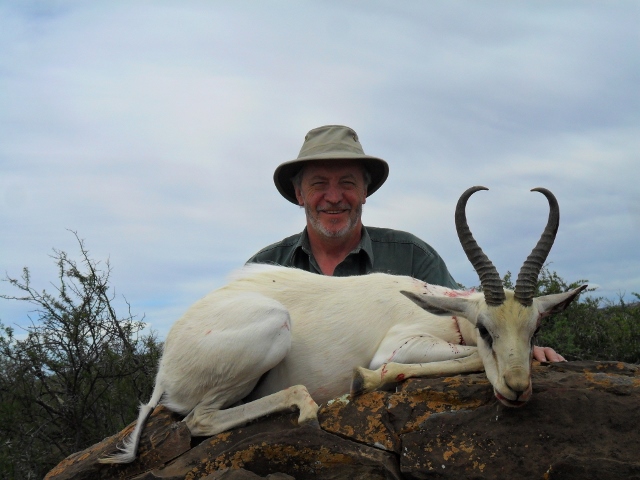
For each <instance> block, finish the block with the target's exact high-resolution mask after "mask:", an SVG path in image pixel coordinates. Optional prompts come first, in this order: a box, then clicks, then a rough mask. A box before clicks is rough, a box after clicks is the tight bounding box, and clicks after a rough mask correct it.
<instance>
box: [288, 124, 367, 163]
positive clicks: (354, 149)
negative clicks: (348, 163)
mask: <svg viewBox="0 0 640 480" xmlns="http://www.w3.org/2000/svg"><path fill="white" fill-rule="evenodd" d="M345 153H347V154H356V155H364V150H363V149H362V145H361V144H360V142H359V141H358V134H357V133H356V132H355V131H354V130H352V129H351V128H349V127H345V126H342V125H325V126H323V127H318V128H314V129H313V130H311V131H309V133H307V135H306V136H305V137H304V143H303V144H302V148H301V149H300V153H299V154H298V158H302V157H308V156H312V155H321V154H328V155H332V156H333V155H339V154H345Z"/></svg>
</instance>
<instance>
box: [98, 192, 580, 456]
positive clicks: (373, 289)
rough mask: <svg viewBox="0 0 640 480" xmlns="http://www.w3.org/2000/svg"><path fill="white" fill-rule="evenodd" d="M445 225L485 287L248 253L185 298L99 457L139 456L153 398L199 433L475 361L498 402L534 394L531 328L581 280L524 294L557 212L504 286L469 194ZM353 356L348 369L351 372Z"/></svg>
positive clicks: (463, 368) (312, 410) (311, 419)
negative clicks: (311, 268)
mask: <svg viewBox="0 0 640 480" xmlns="http://www.w3.org/2000/svg"><path fill="white" fill-rule="evenodd" d="M477 190H486V188H484V187H472V188H470V189H469V190H467V191H466V192H465V193H464V194H463V195H462V196H461V197H460V200H459V201H458V205H457V207H456V214H455V219H456V228H457V231H458V236H459V239H460V242H461V244H462V247H463V249H464V251H465V252H466V254H467V256H468V257H469V260H470V261H471V263H472V264H473V266H474V268H475V270H476V271H477V272H478V275H479V276H480V281H481V284H482V287H483V292H482V293H474V292H467V291H459V290H450V289H447V288H443V287H438V286H433V285H428V284H426V283H424V282H421V281H418V280H415V279H413V278H410V277H403V276H393V275H387V274H381V273H375V274H371V275H365V276H356V277H346V278H336V277H327V276H322V275H316V274H312V273H308V272H304V271H301V270H296V269H291V268H284V267H277V266H266V265H248V266H246V267H245V268H244V269H243V270H241V271H240V272H239V274H238V275H237V276H236V278H234V279H233V280H231V281H230V283H229V284H228V285H226V286H224V287H222V288H220V289H218V290H215V291H214V292H212V293H210V294H209V295H207V296H206V297H204V298H203V299H201V300H200V301H198V302H197V303H196V304H195V305H193V306H192V307H191V308H190V309H189V310H188V311H187V312H186V313H185V314H184V316H183V317H182V318H180V319H179V320H178V321H177V322H176V323H175V325H174V326H173V327H172V329H171V331H170V332H169V334H168V336H167V338H166V341H165V345H164V354H163V356H162V360H161V362H160V367H159V371H158V376H157V379H156V384H155V388H154V391H153V394H152V396H151V399H150V401H149V403H148V404H147V405H144V406H142V407H141V408H140V414H139V416H138V421H137V425H136V427H135V429H134V431H133V432H132V434H131V435H130V436H129V437H128V438H127V439H126V440H125V442H124V445H123V446H122V447H121V449H120V450H121V451H120V452H118V453H116V454H114V455H111V456H107V457H103V458H101V459H100V462H102V463H127V462H131V461H133V460H134V459H135V457H136V451H137V447H138V443H139V441H140V436H141V433H142V429H143V427H144V423H145V422H146V419H147V418H148V416H149V415H150V413H151V411H152V410H153V409H154V408H155V407H156V406H157V405H158V403H162V404H163V405H165V406H166V407H167V408H169V409H170V410H172V411H175V412H178V413H181V414H184V415H186V417H185V419H184V422H186V424H187V426H188V428H189V430H190V431H191V434H192V435H194V436H209V435H214V434H216V433H220V432H223V431H225V430H228V429H230V428H233V427H236V426H239V425H242V424H244V423H246V422H248V421H250V420H253V419H256V418H258V417H262V416H264V415H267V414H269V413H273V412H278V411H283V410H288V409H291V408H298V409H299V411H300V415H299V419H298V422H299V423H300V424H303V423H312V424H317V410H318V405H317V403H316V402H318V403H323V402H326V401H328V400H330V399H332V398H335V397H338V396H340V395H343V394H345V393H347V392H349V390H350V384H351V393H352V394H360V393H363V392H365V391H370V390H373V389H376V388H380V387H383V386H385V385H387V384H394V383H397V382H399V381H401V380H403V379H406V378H409V377H415V376H426V375H448V374H457V373H463V372H474V371H481V370H482V369H483V368H484V370H485V371H486V374H487V377H488V379H489V381H490V382H491V384H492V385H493V388H494V392H495V396H496V397H497V398H498V399H499V400H500V401H501V402H502V403H503V404H505V405H507V406H520V405H523V404H524V403H525V402H526V401H527V400H528V399H529V398H530V396H531V391H532V390H531V374H530V367H531V360H532V350H533V336H534V334H535V332H536V330H537V329H538V328H539V326H540V320H541V319H542V318H543V317H544V316H546V315H549V314H552V313H555V312H559V311H562V310H563V309H564V308H566V307H567V306H568V305H569V303H571V301H572V300H573V299H574V298H575V297H576V296H577V295H578V294H579V293H580V292H581V291H582V290H583V289H584V288H585V287H586V285H585V286H582V287H580V288H577V289H575V290H571V291H569V292H566V293H562V294H557V295H549V296H545V297H538V298H533V294H534V291H535V288H536V282H537V278H538V275H539V273H540V270H541V268H542V266H543V264H544V261H545V259H546V257H547V255H548V253H549V250H550V249H551V246H552V244H553V241H554V238H555V234H556V231H557V228H558V224H559V210H558V204H557V201H556V199H555V197H554V196H553V195H552V194H551V192H549V191H548V190H546V189H540V188H539V189H534V190H537V191H539V192H542V193H543V194H544V195H545V196H546V197H547V199H548V201H549V205H550V213H549V220H548V222H547V226H546V228H545V230H544V233H543V234H542V237H541V238H540V240H539V242H538V244H537V245H536V247H535V248H534V249H533V251H532V253H531V255H530V256H529V257H528V258H527V260H526V261H525V263H524V265H523V267H522V269H521V270H520V274H519V275H518V279H517V283H516V287H515V291H513V292H512V291H509V290H503V288H502V282H501V280H500V276H499V275H498V272H497V270H496V269H495V267H494V266H493V264H492V263H491V261H490V260H489V259H488V258H487V257H486V255H484V253H482V250H481V249H480V248H479V247H478V245H477V243H476V242H475V240H474V239H473V236H472V234H471V231H470V230H469V228H468V226H467V220H466V216H465V207H466V203H467V200H468V198H469V197H470V196H471V195H472V194H473V193H474V192H476V191H477ZM354 369H355V373H354Z"/></svg>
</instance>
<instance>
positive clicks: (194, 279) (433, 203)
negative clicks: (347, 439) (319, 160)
mask: <svg viewBox="0 0 640 480" xmlns="http://www.w3.org/2000/svg"><path fill="white" fill-rule="evenodd" d="M639 24H640V2H637V1H635V0H629V1H623V0H621V1H610V2H609V1H608V2H604V1H600V2H598V1H588V0H585V1H582V0H581V1H564V0H559V1H544V0H540V1H521V2H512V1H506V0H505V1H472V0H468V1H464V0H460V1H456V0H447V1H444V0H442V1H430V2H423V1H420V0H416V1H403V2H398V1H395V0H389V1H375V0H373V1H367V2H364V1H349V0H340V1H331V0H327V1H304V0H300V1H292V0H291V1H284V0H280V1H279V0H274V1H258V0H254V1H242V0H238V1H236V0H234V1H233V2H231V1H216V0H211V1H195V0H158V1H153V2H151V1H136V2H130V1H119V0H109V1H105V0H93V1H88V0H87V1H72V0H46V1H45V0H41V1H33V0H20V1H17V0H16V1H12V0H0V225H2V234H1V235H0V276H2V277H4V278H6V277H7V276H9V277H13V278H16V277H19V276H20V275H21V273H22V269H23V267H28V268H29V270H30V272H31V281H32V284H33V286H34V287H36V288H39V289H45V290H47V291H53V290H54V287H53V284H55V282H56V275H57V272H56V266H55V263H54V261H53V260H52V258H51V255H52V254H53V249H57V250H62V251H65V252H67V253H68V254H69V256H70V257H72V258H74V259H76V260H77V261H79V260H80V256H79V254H80V252H79V247H78V243H77V241H76V238H75V236H74V234H73V233H72V232H77V234H78V237H80V238H81V239H83V241H84V242H85V247H86V248H87V250H88V251H89V254H90V257H91V258H93V259H94V260H96V261H100V262H101V263H100V265H101V266H102V267H104V266H105V265H106V262H107V260H108V262H109V264H110V266H111V269H112V271H111V277H110V285H111V286H112V287H113V288H114V290H113V293H114V294H115V295H116V300H115V301H116V305H117V308H118V310H119V314H120V315H121V316H126V314H127V312H126V309H124V308H123V305H124V302H125V301H126V302H128V303H129V304H130V306H131V312H132V313H133V314H134V315H137V316H138V317H139V318H142V317H143V316H144V320H145V321H146V322H147V324H148V326H149V328H151V329H154V330H155V331H157V332H158V334H159V337H160V338H163V337H164V335H166V333H167V331H168V329H169V327H170V325H171V324H172V323H173V322H174V321H175V320H177V319H178V318H179V317H180V315H182V314H183V313H184V311H185V310H186V309H187V308H188V307H189V306H190V305H191V304H192V303H194V302H195V301H197V300H198V299H199V298H201V297H202V296H204V295H205V294H206V293H207V292H209V291H210V290H212V289H214V288H218V287H220V286H222V285H224V283H225V281H226V279H227V278H228V276H229V275H230V274H231V273H232V272H233V271H234V270H235V269H237V268H239V267H241V266H242V265H243V263H244V262H245V261H246V260H247V259H248V258H249V257H250V256H252V255H253V254H254V253H255V252H257V251H258V250H259V249H260V248H262V247H264V246H266V245H268V244H271V243H273V242H276V241H278V240H280V239H282V238H284V237H286V236H289V235H291V234H294V233H297V232H299V231H301V230H302V228H303V227H304V223H305V220H304V212H303V211H302V210H301V209H300V208H299V207H297V206H295V205H292V204H290V203H289V202H288V201H286V200H285V199H284V198H282V197H281V196H280V195H279V193H278V191H277V190H276V188H275V186H274V184H273V181H272V175H273V171H274V169H275V168H276V167H277V166H278V165H279V164H280V163H282V162H284V161H287V160H292V159H294V158H296V157H297V155H298V152H299V150H300V147H301V146H302V142H303V140H304V136H305V134H306V133H307V131H309V130H311V129H312V128H315V127H318V126H321V125H326V124H340V125H348V126H350V127H352V128H353V129H354V130H355V131H356V132H357V133H358V136H359V138H360V141H361V143H362V145H363V148H364V151H365V153H367V154H369V155H373V156H377V157H381V158H383V159H385V160H387V162H388V163H389V164H390V170H391V171H390V175H389V179H388V180H387V182H386V183H385V185H384V186H383V187H382V188H381V189H380V190H379V191H377V192H376V193H375V194H373V195H372V196H371V197H369V198H368V200H367V203H366V205H365V206H364V211H363V221H364V223H365V225H371V226H378V227H389V228H396V229H400V230H405V231H409V232H411V233H413V234H415V235H417V236H418V237H420V238H422V239H423V240H425V241H426V242H428V243H429V244H430V245H431V246H432V247H434V248H435V249H436V250H437V251H438V252H439V254H440V255H441V256H442V257H443V259H444V260H445V262H446V264H447V266H448V268H449V270H450V272H451V273H452V275H453V277H454V278H455V279H456V280H457V281H458V282H460V283H462V284H463V285H466V286H473V285H477V284H478V283H479V281H478V279H477V276H476V274H475V272H474V271H473V268H472V267H471V265H470V264H469V262H468V260H467V258H466V256H465V255H464V253H463V251H462V249H461V247H460V244H459V242H458V240H457V237H456V233H455V227H454V222H453V212H454V208H455V204H456V202H457V199H458V197H459V196H460V195H461V194H462V192H463V191H465V190H466V189H467V188H468V187H470V186H473V185H484V186H486V187H488V188H489V191H486V192H485V191H483V192H479V193H476V194H475V195H474V196H473V197H472V198H471V199H470V200H469V204H468V210H467V215H468V220H469V225H470V227H471V230H472V231H473V233H474V235H475V237H476V239H477V241H478V243H479V244H480V245H481V247H482V248H483V250H484V251H485V253H486V254H487V255H488V256H489V257H490V258H491V260H492V261H493V263H494V264H495V266H496V267H497V269H498V271H499V272H500V273H501V274H502V275H504V274H505V273H506V272H507V271H511V272H513V273H514V274H515V273H517V272H518V270H519V269H520V266H521V265H522V263H523V261H524V259H525V258H526V257H527V255H528V254H529V253H530V251H531V249H532V248H533V246H534V245H535V243H536V242H537V240H538V238H539V236H540V234H541V232H542V230H543V228H544V225H545V223H546V217H547V215H548V205H547V202H546V200H545V198H544V196H543V195H541V194H540V193H537V192H530V189H531V188H534V187H546V188H548V189H550V190H551V191H552V192H554V194H555V195H556V197H557V198H558V201H559V204H560V210H561V221H560V229H559V232H558V237H557V239H556V242H555V244H554V247H553V249H552V250H551V253H550V255H549V258H548V261H549V262H550V265H549V267H550V269H551V270H552V271H555V272H557V273H558V274H559V275H560V276H561V277H562V278H564V279H565V280H567V281H570V282H571V281H576V280H588V281H589V284H590V285H591V286H592V287H596V290H595V291H594V292H593V293H592V294H591V295H594V296H601V297H604V298H608V299H611V300H614V301H615V300H616V299H618V298H619V297H621V296H622V298H624V299H626V300H628V301H631V300H634V297H633V296H632V295H631V294H632V292H640V254H639V253H638V250H637V245H638V240H637V239H638V237H640V188H639V187H638V183H639V181H640V158H639V157H640V88H638V85H640V29H639V28H638V25H639ZM17 293H19V292H17V291H16V290H14V289H12V287H11V285H9V284H8V283H7V282H6V281H5V282H0V294H4V295H11V294H17ZM31 310H32V307H30V306H29V305H27V304H25V303H21V302H17V301H9V300H3V299H0V322H2V323H4V324H5V325H10V326H14V327H16V326H24V325H27V324H28V323H29V316H30V315H31V317H32V318H34V316H33V314H30V313H29V312H30V311H31Z"/></svg>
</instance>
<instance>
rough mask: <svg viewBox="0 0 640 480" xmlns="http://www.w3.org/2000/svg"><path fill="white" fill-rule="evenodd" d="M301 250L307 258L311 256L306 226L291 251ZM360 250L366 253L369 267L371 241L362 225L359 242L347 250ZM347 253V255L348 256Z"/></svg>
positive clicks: (371, 259) (370, 261)
mask: <svg viewBox="0 0 640 480" xmlns="http://www.w3.org/2000/svg"><path fill="white" fill-rule="evenodd" d="M297 250H302V251H303V252H305V253H306V254H307V255H309V258H313V254H312V253H311V243H310V242H309V234H308V233H307V227H305V228H304V230H303V231H302V233H301V234H300V238H299V239H298V241H297V242H296V244H295V246H294V249H293V251H294V252H295V251H297ZM361 251H364V253H365V254H366V255H367V258H368V260H369V267H372V266H373V243H372V242H371V236H369V232H368V231H367V227H365V226H364V225H363V226H362V236H361V237H360V242H359V243H358V245H356V247H355V248H354V249H353V250H351V252H349V255H351V254H357V253H360V252H361ZM349 255H347V256H349Z"/></svg>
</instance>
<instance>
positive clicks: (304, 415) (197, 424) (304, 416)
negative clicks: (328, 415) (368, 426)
mask: <svg viewBox="0 0 640 480" xmlns="http://www.w3.org/2000/svg"><path fill="white" fill-rule="evenodd" d="M294 407H297V408H298V409H299V410H300V416H299V417H298V424H300V425H302V424H310V425H314V426H318V405H317V404H316V402H314V401H313V399H312V398H311V395H309V392H308V391H307V389H306V388H305V387H304V386H302V385H295V386H293V387H289V388H286V389H284V390H281V391H280V392H276V393H274V394H271V395H268V396H266V397H262V398H259V399H257V400H254V401H252V402H249V403H246V404H243V405H238V406H236V407H232V408H227V409H224V410H219V409H218V408H217V407H216V405H215V404H213V405H212V404H210V403H209V404H207V403H202V404H200V405H198V406H197V407H196V408H194V409H193V410H192V411H191V413H189V415H187V417H186V418H185V419H184V420H183V421H184V422H185V423H186V424H187V427H189V431H190V432H191V434H192V435H194V436H207V437H208V436H211V435H215V434H217V433H221V432H224V431H226V430H229V429H231V428H234V427H238V426H240V425H244V424H245V423H247V422H250V421H251V420H255V419H256V418H260V417H263V416H265V415H269V414H270V413H276V412H282V411H287V410H292V409H293V408H294Z"/></svg>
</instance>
